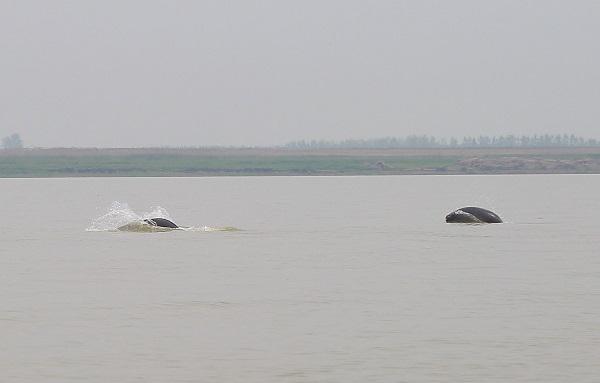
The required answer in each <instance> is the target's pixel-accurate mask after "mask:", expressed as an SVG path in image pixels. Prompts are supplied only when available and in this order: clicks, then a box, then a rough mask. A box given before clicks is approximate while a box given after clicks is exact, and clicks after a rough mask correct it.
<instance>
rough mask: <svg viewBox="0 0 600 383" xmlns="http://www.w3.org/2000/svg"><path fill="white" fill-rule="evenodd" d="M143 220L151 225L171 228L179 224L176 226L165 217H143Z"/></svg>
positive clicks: (175, 227)
mask: <svg viewBox="0 0 600 383" xmlns="http://www.w3.org/2000/svg"><path fill="white" fill-rule="evenodd" d="M144 222H146V223H147V224H149V225H152V226H158V227H168V228H171V229H177V228H179V226H177V225H176V224H175V223H174V222H171V221H169V220H168V219H166V218H148V219H145V220H144Z"/></svg>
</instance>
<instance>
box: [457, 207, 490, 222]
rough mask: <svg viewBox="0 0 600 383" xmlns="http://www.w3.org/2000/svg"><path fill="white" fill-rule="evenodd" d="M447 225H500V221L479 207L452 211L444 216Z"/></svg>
mask: <svg viewBox="0 0 600 383" xmlns="http://www.w3.org/2000/svg"><path fill="white" fill-rule="evenodd" d="M446 222H449V223H502V219H501V218H500V217H499V216H498V215H497V214H496V213H494V212H491V211H489V210H486V209H482V208H480V207H474V206H467V207H463V208H460V209H457V210H455V211H453V212H452V213H450V214H448V215H447V216H446Z"/></svg>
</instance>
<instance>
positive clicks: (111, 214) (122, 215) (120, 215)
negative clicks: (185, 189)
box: [86, 201, 239, 232]
mask: <svg viewBox="0 0 600 383" xmlns="http://www.w3.org/2000/svg"><path fill="white" fill-rule="evenodd" d="M148 218H165V219H168V220H169V221H173V220H172V219H171V216H170V215H169V212H168V211H167V209H165V208H163V207H161V206H154V207H151V208H150V211H149V212H144V213H141V214H138V213H136V212H134V211H133V210H132V209H131V208H130V207H129V205H128V204H127V203H125V202H118V201H115V202H113V203H112V204H111V205H110V207H109V208H108V209H107V211H106V213H104V214H103V215H101V216H100V217H98V218H96V219H94V220H93V221H92V223H91V225H90V227H88V228H87V229H86V231H115V230H118V228H119V227H122V226H125V225H129V224H131V223H135V222H139V223H143V222H142V221H143V220H144V219H148ZM144 229H145V228H144V227H139V228H138V229H136V228H135V225H133V226H132V229H131V230H130V231H139V232H149V231H156V232H158V231H165V230H160V228H159V230H144ZM175 230H178V231H179V230H180V231H188V232H210V231H238V230H239V229H236V228H235V227H230V226H227V227H211V226H189V227H179V228H178V229H175ZM166 231H171V229H169V230H166Z"/></svg>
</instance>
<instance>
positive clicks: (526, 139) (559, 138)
mask: <svg viewBox="0 0 600 383" xmlns="http://www.w3.org/2000/svg"><path fill="white" fill-rule="evenodd" d="M586 146H600V141H599V140H597V139H594V138H583V137H580V136H575V135H574V134H571V135H568V134H562V135H561V134H557V135H551V134H544V135H533V136H515V135H506V136H478V137H471V136H466V137H463V138H462V139H460V140H459V139H457V138H455V137H451V138H445V137H444V138H439V139H438V138H436V137H434V136H427V135H421V136H419V135H409V136H406V137H382V138H372V139H347V140H343V141H330V140H299V141H292V142H288V143H287V144H285V145H284V147H285V148H288V149H359V148H373V149H391V148H516V147H523V148H532V147H586Z"/></svg>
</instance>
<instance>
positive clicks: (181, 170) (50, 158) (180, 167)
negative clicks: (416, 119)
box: [0, 146, 600, 178]
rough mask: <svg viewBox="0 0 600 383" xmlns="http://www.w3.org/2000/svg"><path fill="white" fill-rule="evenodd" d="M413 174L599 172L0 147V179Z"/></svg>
mask: <svg viewBox="0 0 600 383" xmlns="http://www.w3.org/2000/svg"><path fill="white" fill-rule="evenodd" d="M418 174H422V175H426V174H430V175H433V174H435V175H444V174H448V175H450V174H600V147H598V146H590V147H508V148H504V147H503V148H499V147H480V148H354V149H351V148H348V149H345V148H319V149H298V148H287V147H284V148H129V149H127V148H114V149H97V148H47V149H43V148H33V149H4V150H0V178H35V177H173V176H188V177H202V176H290V175H292V176H319V175H321V176H334V175H418Z"/></svg>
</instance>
